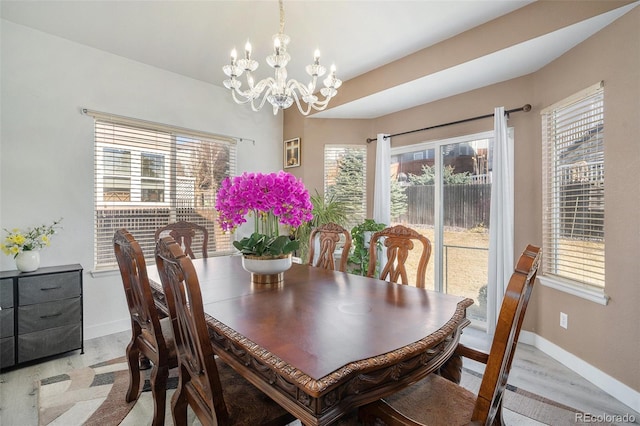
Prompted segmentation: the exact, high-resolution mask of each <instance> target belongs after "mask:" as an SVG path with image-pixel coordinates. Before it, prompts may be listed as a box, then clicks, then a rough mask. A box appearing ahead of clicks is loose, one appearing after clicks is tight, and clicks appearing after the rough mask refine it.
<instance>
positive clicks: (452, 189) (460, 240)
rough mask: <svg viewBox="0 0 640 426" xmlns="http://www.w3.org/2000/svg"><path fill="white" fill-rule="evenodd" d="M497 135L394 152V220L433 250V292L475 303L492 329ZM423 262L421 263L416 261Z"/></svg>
mask: <svg viewBox="0 0 640 426" xmlns="http://www.w3.org/2000/svg"><path fill="white" fill-rule="evenodd" d="M492 142H493V132H487V133H482V134H476V135H470V136H467V137H461V138H455V139H448V140H444V141H436V142H429V143H423V144H419V145H412V146H409V147H401V148H393V149H392V150H391V177H392V184H391V204H392V207H391V217H392V222H393V224H397V223H401V224H404V225H406V226H409V227H411V228H414V229H416V230H417V231H419V232H421V233H423V234H424V235H426V236H427V237H428V238H429V240H430V241H431V244H432V250H433V251H432V255H431V260H430V261H429V267H428V268H427V286H428V287H429V288H432V289H434V290H436V291H442V292H445V293H449V294H455V295H459V296H464V297H469V298H471V299H473V300H474V302H475V303H474V305H473V306H472V307H471V308H469V309H467V315H468V317H469V318H470V319H472V321H474V322H475V323H477V325H479V326H486V321H487V309H493V307H492V306H488V304H487V262H488V254H489V225H490V224H489V207H490V204H491V171H492ZM416 262H417V259H416Z"/></svg>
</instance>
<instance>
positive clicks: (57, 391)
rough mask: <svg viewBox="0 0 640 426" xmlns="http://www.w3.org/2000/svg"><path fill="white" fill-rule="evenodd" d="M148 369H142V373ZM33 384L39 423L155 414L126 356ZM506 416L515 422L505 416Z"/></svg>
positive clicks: (511, 391) (549, 405)
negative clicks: (132, 397) (133, 386)
mask: <svg viewBox="0 0 640 426" xmlns="http://www.w3.org/2000/svg"><path fill="white" fill-rule="evenodd" d="M149 371H150V370H146V371H144V372H143V374H144V375H145V377H146V376H148V374H149ZM176 374H177V370H175V369H174V370H171V372H170V377H169V382H168V388H169V389H168V390H167V412H166V413H167V414H166V422H165V423H166V424H168V425H171V424H172V422H171V411H170V408H169V401H170V400H171V395H172V394H173V392H174V389H175V387H176V386H177V377H176ZM481 379H482V377H481V375H480V374H479V373H476V372H474V371H471V370H468V369H466V368H465V369H464V371H463V377H462V383H461V384H462V385H463V386H465V387H466V388H468V389H469V390H471V391H472V392H477V389H478V388H479V386H480V381H481ZM37 385H38V386H37V387H38V415H39V425H40V426H45V425H50V426H57V425H61V426H62V425H63V426H73V425H88V426H105V425H122V426H126V425H138V424H141V421H143V422H146V423H147V424H149V423H150V422H151V418H152V416H153V405H152V404H153V400H152V396H151V391H150V387H149V381H148V378H146V379H145V383H144V386H143V390H142V393H141V395H140V397H139V398H138V400H137V401H133V402H130V403H127V402H125V400H124V395H125V393H126V391H127V388H128V386H129V372H128V370H127V364H126V361H125V358H124V357H121V358H117V359H113V360H110V361H107V362H103V363H100V364H96V365H92V366H89V367H85V368H80V369H77V370H72V371H71V372H69V373H67V374H61V375H59V376H54V377H49V378H47V379H43V380H41V381H39V382H38V383H37ZM504 405H505V409H506V412H505V419H506V420H507V424H521V423H522V418H523V417H524V418H528V419H531V420H532V423H531V424H537V423H539V424H547V425H553V426H562V425H575V424H576V422H575V413H577V412H578V410H575V409H573V408H571V407H567V406H565V405H562V404H559V403H557V402H554V401H551V400H549V399H547V398H544V397H542V396H540V395H536V394H533V393H531V392H527V391H526V390H524V389H520V388H517V387H514V386H508V388H507V393H506V394H505V397H504ZM507 416H509V417H512V418H513V419H514V420H516V421H517V423H514V422H513V421H512V422H509V421H508V420H509V417H507ZM519 416H523V417H519ZM189 417H190V419H189V422H188V423H189V424H192V423H193V422H194V420H195V419H193V417H192V416H189ZM195 422H196V423H197V421H195ZM536 422H537V423H536Z"/></svg>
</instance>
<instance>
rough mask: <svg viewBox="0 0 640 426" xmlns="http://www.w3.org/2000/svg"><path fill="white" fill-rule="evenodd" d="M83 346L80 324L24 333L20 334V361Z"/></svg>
mask: <svg viewBox="0 0 640 426" xmlns="http://www.w3.org/2000/svg"><path fill="white" fill-rule="evenodd" d="M81 347H82V329H81V326H80V324H76V325H68V326H64V327H56V328H50V329H48V330H42V331H36V332H35V333H28V334H22V335H20V336H18V362H26V361H31V360H33V359H38V358H42V357H45V356H50V355H56V354H59V353H63V352H67V351H72V350H74V349H80V348H81Z"/></svg>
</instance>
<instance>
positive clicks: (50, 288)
mask: <svg viewBox="0 0 640 426" xmlns="http://www.w3.org/2000/svg"><path fill="white" fill-rule="evenodd" d="M60 288H62V286H61V285H59V286H57V287H43V288H41V289H40V291H47V290H58V289H60Z"/></svg>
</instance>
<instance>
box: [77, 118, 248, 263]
mask: <svg viewBox="0 0 640 426" xmlns="http://www.w3.org/2000/svg"><path fill="white" fill-rule="evenodd" d="M87 114H88V115H91V116H93V117H94V119H95V221H94V231H95V234H94V244H95V250H94V259H95V267H96V269H108V268H113V267H115V266H116V264H117V263H116V260H115V256H114V254H113V244H112V238H113V234H114V232H115V231H116V229H118V228H122V227H124V228H126V229H127V230H129V232H131V233H132V234H133V236H134V237H135V238H136V240H137V241H138V242H139V243H140V245H141V247H142V250H143V252H144V253H145V256H146V257H147V258H148V259H153V253H154V250H155V241H154V234H155V230H156V229H157V228H159V227H160V226H164V225H166V224H168V223H171V222H176V221H179V220H186V221H189V222H195V223H199V224H200V225H203V226H205V227H206V228H207V229H208V230H209V242H208V252H209V255H211V254H212V253H215V252H222V253H224V252H229V251H231V237H230V236H229V235H228V234H224V233H222V231H221V230H220V229H219V227H218V225H217V223H216V221H215V220H216V211H215V208H214V206H215V194H216V192H217V188H218V183H219V182H220V181H221V180H222V179H224V178H225V177H226V176H230V175H233V174H235V162H236V147H235V142H234V140H232V139H229V138H225V137H220V136H216V135H211V134H205V133H199V132H194V131H190V130H186V129H180V128H173V127H170V126H164V125H161V124H156V123H149V122H144V121H139V120H134V119H129V118H124V117H114V116H111V115H106V114H102V113H98V112H90V111H87ZM199 245H200V243H199V242H198V241H194V246H199ZM196 255H197V253H196Z"/></svg>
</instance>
